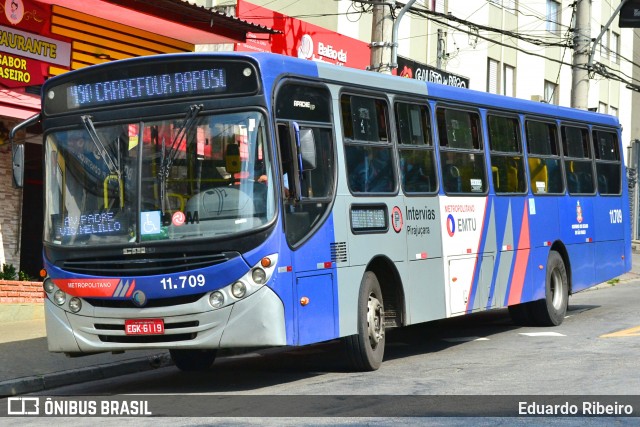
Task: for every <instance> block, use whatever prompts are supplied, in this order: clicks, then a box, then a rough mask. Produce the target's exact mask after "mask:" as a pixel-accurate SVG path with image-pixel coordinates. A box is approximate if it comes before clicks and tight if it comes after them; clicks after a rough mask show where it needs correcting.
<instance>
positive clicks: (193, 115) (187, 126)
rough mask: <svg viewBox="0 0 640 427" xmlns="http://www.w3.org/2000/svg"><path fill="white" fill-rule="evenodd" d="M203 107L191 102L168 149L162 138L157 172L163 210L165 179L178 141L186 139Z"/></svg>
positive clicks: (176, 149)
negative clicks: (160, 156)
mask: <svg viewBox="0 0 640 427" xmlns="http://www.w3.org/2000/svg"><path fill="white" fill-rule="evenodd" d="M203 108H204V105H203V104H193V105H192V106H190V107H189V111H187V114H186V116H185V117H184V120H183V122H182V125H181V126H180V128H179V129H178V132H177V133H176V134H175V136H174V137H173V141H171V145H170V146H169V149H168V150H167V148H166V146H165V144H164V139H163V140H162V158H161V159H160V171H159V172H158V178H159V179H160V203H161V206H162V208H163V210H164V208H165V201H166V192H167V189H166V185H167V179H168V178H169V172H170V171H171V167H172V166H173V162H174V160H175V159H176V157H177V156H178V151H179V150H178V149H179V147H180V141H181V140H182V139H183V138H184V139H185V141H186V140H187V135H188V134H189V131H190V130H191V128H192V127H193V125H194V124H195V123H196V120H197V118H198V114H199V113H200V111H201V110H202V109H203Z"/></svg>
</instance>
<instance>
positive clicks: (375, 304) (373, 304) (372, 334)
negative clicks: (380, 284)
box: [367, 294, 384, 349]
mask: <svg viewBox="0 0 640 427" xmlns="http://www.w3.org/2000/svg"><path fill="white" fill-rule="evenodd" d="M367 327H368V331H369V343H370V344H371V348H374V349H375V348H376V347H377V345H378V343H379V342H380V340H382V338H383V337H384V312H383V310H382V304H380V300H378V298H376V295H375V294H370V295H369V301H368V303H367Z"/></svg>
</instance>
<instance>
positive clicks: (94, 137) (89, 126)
mask: <svg viewBox="0 0 640 427" xmlns="http://www.w3.org/2000/svg"><path fill="white" fill-rule="evenodd" d="M80 118H81V119H82V124H83V125H84V128H85V129H86V130H87V133H88V134H89V137H90V138H91V141H92V142H93V145H95V146H96V148H97V149H98V152H99V153H100V156H101V157H102V159H103V160H104V163H105V164H106V165H107V168H109V174H110V175H115V176H117V177H118V179H121V178H122V177H121V173H120V168H119V167H118V165H117V164H116V162H115V161H114V160H113V157H112V156H111V154H110V153H109V151H107V148H106V147H105V146H104V144H103V142H102V140H101V139H100V136H99V135H98V132H97V131H96V127H95V126H94V125H93V120H91V116H88V115H85V116H81V117H80Z"/></svg>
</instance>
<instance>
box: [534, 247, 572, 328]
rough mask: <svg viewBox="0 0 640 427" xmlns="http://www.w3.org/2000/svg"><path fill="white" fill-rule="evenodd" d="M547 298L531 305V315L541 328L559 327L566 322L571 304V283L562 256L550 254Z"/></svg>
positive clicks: (546, 287)
mask: <svg viewBox="0 0 640 427" xmlns="http://www.w3.org/2000/svg"><path fill="white" fill-rule="evenodd" d="M545 282H546V283H545V298H544V299H543V300H540V301H535V302H533V303H532V305H531V314H532V315H533V317H534V319H535V322H536V323H537V324H538V325H540V326H558V325H559V324H561V323H562V321H563V320H564V316H565V314H566V313H567V305H568V303H569V281H568V280H567V270H566V268H565V265H564V261H563V260H562V257H561V256H560V254H559V253H558V252H556V251H551V252H550V253H549V259H548V260H547V278H546V281H545Z"/></svg>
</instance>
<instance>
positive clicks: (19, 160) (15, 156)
mask: <svg viewBox="0 0 640 427" xmlns="http://www.w3.org/2000/svg"><path fill="white" fill-rule="evenodd" d="M12 145H13V149H12V163H13V186H14V188H22V187H23V186H24V144H12Z"/></svg>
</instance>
